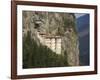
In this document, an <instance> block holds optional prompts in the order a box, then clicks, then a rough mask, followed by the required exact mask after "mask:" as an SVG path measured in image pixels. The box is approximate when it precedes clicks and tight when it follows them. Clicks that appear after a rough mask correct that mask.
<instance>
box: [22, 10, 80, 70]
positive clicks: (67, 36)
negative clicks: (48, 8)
mask: <svg viewBox="0 0 100 80" xmlns="http://www.w3.org/2000/svg"><path fill="white" fill-rule="evenodd" d="M22 15H23V18H22V19H23V20H22V22H23V68H33V67H56V66H57V67H60V66H79V40H78V34H77V31H76V27H75V26H76V19H75V16H74V14H71V13H58V12H39V11H23V14H22ZM37 32H39V33H45V35H46V36H51V37H52V36H53V37H55V36H60V37H61V54H56V52H53V51H52V50H51V49H50V48H48V47H47V46H45V45H43V44H41V40H40V39H39V38H38V35H37Z"/></svg>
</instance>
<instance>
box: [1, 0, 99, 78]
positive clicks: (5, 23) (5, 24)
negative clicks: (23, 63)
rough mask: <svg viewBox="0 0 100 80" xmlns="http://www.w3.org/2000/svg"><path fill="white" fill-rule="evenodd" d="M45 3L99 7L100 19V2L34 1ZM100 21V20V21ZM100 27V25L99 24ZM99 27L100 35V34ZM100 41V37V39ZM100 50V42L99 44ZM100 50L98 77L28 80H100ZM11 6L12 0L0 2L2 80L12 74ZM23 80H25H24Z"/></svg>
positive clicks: (97, 0) (83, 76)
mask: <svg viewBox="0 0 100 80" xmlns="http://www.w3.org/2000/svg"><path fill="white" fill-rule="evenodd" d="M33 1H43V2H57V3H72V4H89V5H98V7H99V8H98V14H99V15H98V17H100V4H99V3H100V0H33ZM98 21H100V18H99V19H98ZM98 26H100V23H99V24H98ZM99 30H100V27H98V34H100V31H99ZM98 41H100V36H99V37H98ZM98 48H100V42H98ZM99 53H100V49H98V75H82V76H69V77H68V76H64V77H52V78H38V79H27V80H100V68H99V67H100V62H99V61H100V58H99V57H100V54H99ZM10 68H11V5H10V0H0V80H10V74H11V72H10V71H11V69H10ZM22 80H23V79H22Z"/></svg>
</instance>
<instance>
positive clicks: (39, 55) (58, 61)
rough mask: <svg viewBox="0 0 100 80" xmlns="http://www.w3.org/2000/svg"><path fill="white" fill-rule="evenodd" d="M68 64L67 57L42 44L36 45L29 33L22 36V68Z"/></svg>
mask: <svg viewBox="0 0 100 80" xmlns="http://www.w3.org/2000/svg"><path fill="white" fill-rule="evenodd" d="M61 66H62V67H63V66H68V63H67V58H66V57H64V56H63V55H58V54H56V53H55V52H53V51H52V50H51V49H49V48H47V47H46V46H43V45H39V46H38V45H37V43H36V42H35V40H34V39H31V36H30V33H28V35H27V36H26V37H24V38H23V68H35V67H61Z"/></svg>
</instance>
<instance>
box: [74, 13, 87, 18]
mask: <svg viewBox="0 0 100 80" xmlns="http://www.w3.org/2000/svg"><path fill="white" fill-rule="evenodd" d="M84 15H85V13H75V16H76V18H79V17H81V16H84Z"/></svg>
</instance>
